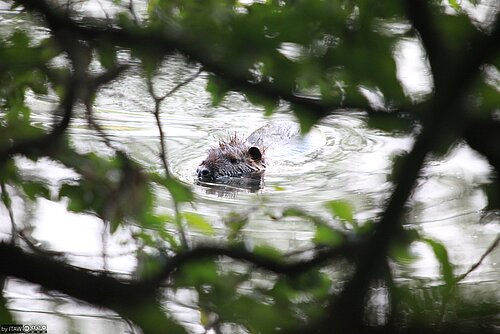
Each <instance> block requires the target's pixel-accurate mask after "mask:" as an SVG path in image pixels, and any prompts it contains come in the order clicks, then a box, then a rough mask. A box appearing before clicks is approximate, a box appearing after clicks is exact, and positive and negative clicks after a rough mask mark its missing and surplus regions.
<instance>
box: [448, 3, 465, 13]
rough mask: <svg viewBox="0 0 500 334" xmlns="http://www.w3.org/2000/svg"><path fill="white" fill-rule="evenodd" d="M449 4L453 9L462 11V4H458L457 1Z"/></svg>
mask: <svg viewBox="0 0 500 334" xmlns="http://www.w3.org/2000/svg"><path fill="white" fill-rule="evenodd" d="M448 4H449V5H450V7H451V8H453V9H454V10H456V11H457V12H458V11H460V10H462V7H460V4H459V3H458V1H457V0H448Z"/></svg>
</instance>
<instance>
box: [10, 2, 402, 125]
mask: <svg viewBox="0 0 500 334" xmlns="http://www.w3.org/2000/svg"><path fill="white" fill-rule="evenodd" d="M15 1H16V2H17V3H19V4H21V5H23V6H24V7H25V8H26V9H27V10H29V11H32V12H36V13H39V14H42V15H43V17H44V19H45V21H46V22H47V23H48V25H49V27H50V28H51V29H53V30H54V29H56V30H64V31H67V32H71V33H72V34H74V35H75V36H77V37H78V38H81V39H84V40H96V39H105V40H108V41H110V42H111V43H113V44H116V45H119V46H122V47H126V48H129V47H132V48H133V47H138V48H140V49H141V50H142V51H143V52H145V53H150V54H154V55H157V56H160V55H167V54H169V53H172V52H175V51H178V52H180V53H182V54H183V55H185V56H186V57H188V58H189V59H191V60H193V61H196V62H199V63H200V64H202V65H203V70H206V71H209V72H212V73H214V74H216V75H218V76H220V77H222V78H224V80H226V81H228V82H229V83H230V84H231V89H233V90H237V91H238V90H240V91H251V92H253V93H257V94H259V95H262V96H264V97H269V98H272V99H274V98H281V99H283V100H285V101H288V102H290V103H292V104H293V105H295V106H298V107H301V108H305V109H307V110H308V111H309V112H310V113H311V114H312V115H314V116H315V117H316V118H317V119H320V118H323V117H325V116H327V115H328V114H329V113H330V112H331V111H333V110H335V109H339V108H341V109H362V110H364V111H367V112H368V113H371V114H373V115H378V114H379V113H380V114H387V112H381V111H379V110H376V109H373V108H372V107H371V106H370V104H369V103H368V101H357V100H356V101H349V100H347V101H344V102H343V103H342V104H339V103H326V102H324V101H322V100H321V99H317V98H312V97H308V96H299V95H296V94H295V93H294V92H291V91H289V90H285V89H280V88H279V87H277V86H276V85H273V84H271V83H266V82H256V81H255V78H254V77H253V76H252V75H251V74H250V73H249V72H248V71H241V70H239V69H237V68H236V67H234V66H231V64H228V63H221V62H220V61H217V60H215V59H213V57H211V53H210V52H207V50H205V49H200V47H199V45H198V44H197V43H193V42H192V41H191V40H190V39H189V38H187V36H184V35H182V34H179V32H178V31H175V32H169V31H168V30H167V29H162V30H161V31H158V30H151V29H148V28H144V29H141V28H140V27H134V28H130V27H123V28H110V27H99V26H96V25H95V26H83V25H79V24H78V23H77V22H76V21H74V20H72V19H71V18H70V17H69V16H68V15H67V14H66V13H63V12H60V11H58V10H57V9H56V8H53V7H51V6H50V5H49V4H48V2H46V1H43V0H38V1H29V0H15ZM402 108H403V107H402Z"/></svg>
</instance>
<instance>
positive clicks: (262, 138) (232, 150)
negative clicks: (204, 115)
mask: <svg viewBox="0 0 500 334" xmlns="http://www.w3.org/2000/svg"><path fill="white" fill-rule="evenodd" d="M302 139H303V137H302V136H301V134H300V127H299V125H298V124H297V123H294V122H289V121H273V122H269V123H267V124H266V125H264V126H262V127H261V128H259V129H257V130H255V131H254V132H253V133H252V134H251V135H250V136H248V138H247V139H242V138H240V137H238V136H237V135H234V136H231V137H230V138H229V140H225V141H224V140H223V141H220V142H219V145H218V146H216V147H214V148H211V149H209V150H208V156H207V158H206V159H205V160H204V161H203V162H202V163H201V164H200V165H199V167H198V169H197V171H196V174H197V176H198V179H199V180H220V179H222V178H227V177H232V178H234V177H238V178H259V177H261V176H262V174H263V172H264V171H265V169H266V167H267V160H266V159H267V158H266V153H268V151H271V153H272V152H273V151H275V150H276V149H277V148H278V149H280V150H283V149H284V148H285V147H287V145H290V144H292V145H293V146H297V145H296V144H297V143H298V140H302ZM285 151H286V152H290V150H287V149H285Z"/></svg>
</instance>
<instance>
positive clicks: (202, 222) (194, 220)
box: [182, 212, 214, 235]
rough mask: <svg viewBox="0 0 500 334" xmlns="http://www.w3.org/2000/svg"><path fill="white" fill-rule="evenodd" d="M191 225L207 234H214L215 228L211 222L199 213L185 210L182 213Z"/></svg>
mask: <svg viewBox="0 0 500 334" xmlns="http://www.w3.org/2000/svg"><path fill="white" fill-rule="evenodd" d="M182 216H183V217H184V219H185V220H186V223H187V224H188V226H189V227H192V228H194V229H196V230H198V231H200V232H202V233H203V234H205V235H214V228H213V227H212V225H210V223H209V222H208V221H207V220H206V219H205V218H203V217H202V216H200V215H199V214H197V213H192V212H184V213H183V214H182Z"/></svg>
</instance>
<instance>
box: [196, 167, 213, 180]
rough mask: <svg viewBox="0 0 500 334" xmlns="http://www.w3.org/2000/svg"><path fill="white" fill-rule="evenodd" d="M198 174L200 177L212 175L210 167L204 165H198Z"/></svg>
mask: <svg viewBox="0 0 500 334" xmlns="http://www.w3.org/2000/svg"><path fill="white" fill-rule="evenodd" d="M197 174H198V177H200V178H207V177H211V176H212V173H211V172H210V169H208V168H207V167H204V166H201V167H198V169H197Z"/></svg>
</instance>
